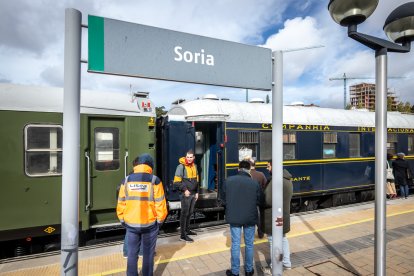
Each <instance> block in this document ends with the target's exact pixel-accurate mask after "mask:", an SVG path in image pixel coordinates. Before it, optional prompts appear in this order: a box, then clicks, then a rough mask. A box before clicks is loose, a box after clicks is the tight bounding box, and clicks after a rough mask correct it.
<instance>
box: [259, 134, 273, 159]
mask: <svg viewBox="0 0 414 276" xmlns="http://www.w3.org/2000/svg"><path fill="white" fill-rule="evenodd" d="M270 159H272V132H271V131H262V132H260V160H270Z"/></svg>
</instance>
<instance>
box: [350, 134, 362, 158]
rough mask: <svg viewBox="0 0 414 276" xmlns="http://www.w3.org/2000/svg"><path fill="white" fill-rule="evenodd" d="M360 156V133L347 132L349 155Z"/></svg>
mask: <svg viewBox="0 0 414 276" xmlns="http://www.w3.org/2000/svg"><path fill="white" fill-rule="evenodd" d="M360 156H361V135H360V134H359V133H349V157H360Z"/></svg>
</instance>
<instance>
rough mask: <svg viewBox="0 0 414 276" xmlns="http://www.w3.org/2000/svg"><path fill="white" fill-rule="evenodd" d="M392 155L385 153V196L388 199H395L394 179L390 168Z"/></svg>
mask: <svg viewBox="0 0 414 276" xmlns="http://www.w3.org/2000/svg"><path fill="white" fill-rule="evenodd" d="M391 159H392V154H390V153H387V196H388V198H389V199H393V198H396V197H397V190H396V189H395V181H394V180H395V178H394V174H393V172H392V167H391Z"/></svg>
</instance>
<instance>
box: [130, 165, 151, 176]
mask: <svg viewBox="0 0 414 276" xmlns="http://www.w3.org/2000/svg"><path fill="white" fill-rule="evenodd" d="M134 173H149V174H152V168H151V167H150V166H148V165H146V164H140V165H136V166H135V167H134Z"/></svg>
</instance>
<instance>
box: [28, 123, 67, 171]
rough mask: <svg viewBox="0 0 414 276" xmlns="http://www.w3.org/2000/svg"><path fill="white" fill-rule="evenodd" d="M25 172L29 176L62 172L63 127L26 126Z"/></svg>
mask: <svg viewBox="0 0 414 276" xmlns="http://www.w3.org/2000/svg"><path fill="white" fill-rule="evenodd" d="M24 132H25V135H24V137H25V138H24V142H25V172H26V174H27V175H28V176H54V175H61V174H62V127H61V126H59V125H27V126H26V127H25V131H24Z"/></svg>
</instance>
